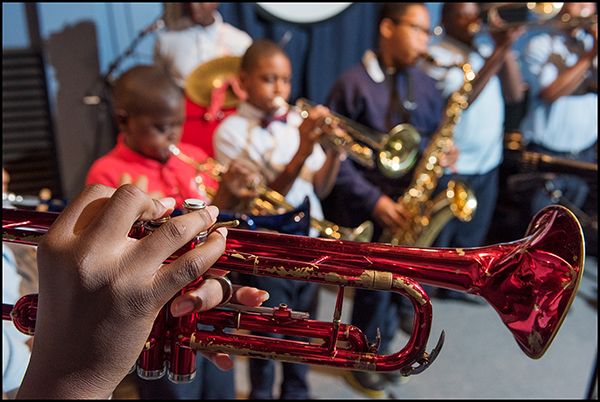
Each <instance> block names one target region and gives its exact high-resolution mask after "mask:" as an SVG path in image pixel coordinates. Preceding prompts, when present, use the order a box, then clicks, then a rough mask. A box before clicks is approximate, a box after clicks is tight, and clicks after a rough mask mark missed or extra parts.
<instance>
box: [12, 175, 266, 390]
mask: <svg viewBox="0 0 600 402" xmlns="http://www.w3.org/2000/svg"><path fill="white" fill-rule="evenodd" d="M173 207H174V200H173V199H162V200H160V201H159V200H155V199H152V198H151V197H149V196H148V195H147V194H145V193H144V192H142V191H141V190H140V189H139V188H137V187H136V186H133V185H131V184H128V185H125V186H122V187H120V188H119V189H117V190H115V189H112V188H109V187H106V186H102V185H99V184H92V185H89V186H87V187H86V188H85V189H84V190H83V192H82V193H81V194H80V195H79V196H77V197H76V198H75V199H73V200H72V201H71V203H70V204H69V205H68V206H67V207H66V209H65V210H64V211H63V213H61V214H60V216H59V217H58V218H57V220H56V221H55V224H54V225H52V227H51V228H50V229H49V230H48V232H47V233H46V235H45V236H44V237H43V238H42V240H41V241H40V244H39V248H38V265H39V275H40V289H39V305H38V312H37V322H36V328H35V330H36V332H35V335H36V337H35V345H36V347H35V348H34V349H33V352H32V356H31V360H30V364H29V367H28V370H27V373H26V375H25V377H24V380H23V383H22V385H21V388H20V390H19V394H18V396H19V397H22V398H40V397H42V398H61V399H62V398H108V397H109V396H110V395H111V393H112V391H113V390H114V389H115V387H116V386H117V385H118V384H119V382H120V381H121V380H122V379H123V377H124V376H125V375H126V374H127V372H128V371H129V370H130V369H131V367H132V366H133V365H134V364H135V362H136V360H137V358H138V357H139V354H140V351H141V350H142V349H143V348H144V344H145V342H146V340H147V339H148V334H149V333H150V330H151V329H152V326H153V324H154V320H155V318H156V316H157V314H158V312H159V310H161V308H162V307H163V306H164V305H165V303H167V302H168V301H169V299H170V298H171V297H172V296H173V295H174V294H176V293H177V292H178V291H179V290H180V289H182V288H183V287H184V286H185V285H187V284H188V283H190V282H191V281H193V280H196V279H197V278H198V277H200V276H201V275H203V274H207V273H211V274H216V275H223V273H224V271H222V270H216V271H213V272H211V270H209V267H210V266H211V265H212V264H213V263H214V262H215V261H216V260H217V259H218V258H219V257H220V256H221V254H222V253H223V251H224V250H225V238H226V235H227V230H226V229H224V228H220V229H217V230H216V231H215V232H213V233H212V234H210V235H209V236H208V238H207V241H206V242H205V243H204V244H202V245H200V246H198V247H196V248H194V249H193V250H191V251H189V252H187V253H185V254H184V255H183V257H182V258H179V259H178V260H177V261H176V262H175V263H172V264H164V263H163V261H164V260H165V258H167V257H168V256H169V255H171V254H172V253H173V252H175V251H176V250H177V249H179V248H180V247H181V246H182V245H184V244H186V243H187V242H189V241H190V240H191V239H192V238H193V237H194V236H195V235H196V234H197V233H199V232H201V231H203V230H206V229H208V228H209V227H210V226H211V225H212V224H213V223H214V222H215V220H216V217H217V214H218V209H217V208H215V207H208V208H206V209H205V210H203V211H197V212H192V213H189V214H186V215H182V216H180V217H177V218H174V219H171V220H170V221H169V223H166V224H164V225H163V226H161V227H160V228H159V229H157V230H156V231H155V232H154V233H153V235H152V236H147V237H145V238H143V239H140V240H137V239H132V238H130V237H128V233H129V231H130V229H131V226H132V224H133V223H134V221H136V220H147V219H150V220H152V219H158V218H161V217H164V216H167V215H168V214H169V213H171V212H172V211H173ZM219 284H220V282H219V281H217V280H206V281H203V282H202V284H201V286H200V287H199V288H197V289H194V290H192V291H190V292H188V293H186V294H184V295H181V296H180V297H178V298H177V299H175V300H174V301H173V304H172V308H171V312H172V313H173V315H175V316H179V315H183V314H186V313H190V312H192V311H203V310H208V309H211V308H213V307H215V306H216V305H218V304H219V303H220V302H221V301H222V299H223V291H222V290H221V286H220V285H219ZM266 297H267V294H266V292H263V291H259V290H257V289H255V288H246V287H242V288H240V287H235V288H234V289H233V299H234V300H236V301H238V302H242V303H244V304H246V305H250V306H258V305H260V304H261V303H262V301H264V300H265V299H266ZM74 336H75V337H80V338H76V339H73V337H74ZM84 339H85V341H84ZM208 357H209V358H210V359H211V360H212V361H213V362H214V363H215V364H216V365H217V366H218V367H219V368H221V369H223V370H227V369H230V368H231V367H232V362H231V360H230V359H229V357H228V356H227V355H225V354H221V353H215V354H210V355H208Z"/></svg>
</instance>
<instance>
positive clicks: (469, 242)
mask: <svg viewBox="0 0 600 402" xmlns="http://www.w3.org/2000/svg"><path fill="white" fill-rule="evenodd" d="M499 171H500V169H499V168H498V167H497V168H495V169H492V170H490V171H489V172H488V173H485V174H481V175H444V176H442V177H441V178H440V180H439V182H438V186H437V189H442V190H444V189H446V188H447V186H448V182H449V181H450V180H455V179H460V180H462V181H463V182H465V183H466V184H467V185H468V186H469V187H470V188H471V190H472V191H473V194H474V195H475V198H476V199H477V209H476V210H475V213H474V214H473V216H472V218H471V220H470V221H469V222H463V221H461V220H460V219H456V218H454V219H451V220H450V221H449V222H448V223H447V224H446V225H445V226H444V228H443V229H442V230H441V231H440V233H439V235H438V236H437V238H436V239H435V241H434V242H433V247H461V248H466V247H479V246H482V245H483V243H484V242H485V238H486V236H487V233H488V230H489V228H490V225H491V223H492V218H493V217H494V209H495V208H496V201H497V200H498V180H499V179H498V177H499Z"/></svg>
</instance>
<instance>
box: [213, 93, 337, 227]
mask: <svg viewBox="0 0 600 402" xmlns="http://www.w3.org/2000/svg"><path fill="white" fill-rule="evenodd" d="M284 112H285V110H283V109H281V110H280V111H278V112H277V113H276V114H275V115H279V114H282V113H284ZM264 116H265V114H264V112H263V111H261V110H260V109H258V108H256V107H254V106H252V105H250V104H249V103H247V102H244V103H241V104H240V105H239V106H238V109H237V111H236V113H234V114H232V115H231V116H228V117H226V118H225V119H224V120H223V121H222V122H221V124H220V125H219V126H218V127H217V130H216V131H215V134H214V137H213V145H214V149H215V157H216V159H217V160H218V161H219V162H220V163H222V164H224V165H226V166H228V165H229V163H230V162H231V160H233V159H235V160H236V161H238V162H240V163H241V164H243V165H244V166H246V167H248V168H250V169H252V170H253V171H255V172H259V173H261V174H262V175H263V177H264V178H265V179H266V180H267V182H272V181H273V180H275V179H276V178H277V177H278V176H279V175H280V174H281V172H283V170H284V169H285V167H286V166H287V165H288V164H289V163H290V161H291V160H292V158H293V157H294V155H295V154H296V152H297V151H298V148H299V146H300V133H299V131H298V127H299V126H300V124H301V123H302V117H301V116H300V115H299V114H297V113H294V112H289V113H288V115H287V121H286V122H282V121H274V122H272V123H271V124H269V125H268V127H267V128H262V127H261V125H260V123H261V120H262V119H263V118H264ZM325 159H326V156H325V152H324V151H323V149H322V148H321V146H320V145H319V144H315V146H314V149H313V153H312V154H311V155H310V156H309V157H308V158H306V161H305V162H304V165H303V167H302V170H301V171H300V174H299V175H298V178H297V179H296V180H295V181H294V183H293V185H292V187H291V189H290V191H289V192H288V193H287V195H286V196H285V200H286V201H287V202H288V203H289V204H290V205H292V206H294V207H297V206H299V205H300V204H301V203H302V202H303V201H304V198H305V197H306V196H308V198H309V200H310V214H311V217H312V218H315V219H318V220H322V219H323V210H322V208H321V202H320V201H319V199H318V197H317V195H316V194H315V190H314V186H313V180H314V175H315V173H316V172H317V171H318V170H319V169H321V167H322V166H323V164H324V163H325ZM312 235H313V233H312V229H311V236H312Z"/></svg>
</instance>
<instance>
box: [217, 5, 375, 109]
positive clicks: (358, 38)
mask: <svg viewBox="0 0 600 402" xmlns="http://www.w3.org/2000/svg"><path fill="white" fill-rule="evenodd" d="M379 8H380V4H379V3H352V5H350V6H349V7H348V8H347V9H345V10H344V11H342V12H341V13H340V14H338V15H336V16H334V17H332V18H329V19H327V20H324V21H321V22H317V23H312V24H297V23H290V22H286V21H284V20H281V19H278V18H276V17H273V16H271V15H269V14H267V13H266V12H265V11H264V10H262V9H261V8H260V7H259V6H258V5H257V4H256V3H221V5H220V6H219V12H220V13H221V15H223V20H224V21H225V22H228V23H230V24H232V25H233V26H235V27H237V28H239V29H242V30H244V31H246V32H247V33H248V34H249V35H250V36H251V37H252V38H253V39H255V40H256V39H263V38H265V39H270V40H272V41H274V42H275V43H279V42H280V41H281V40H282V38H283V37H284V35H285V34H286V33H287V32H290V33H291V35H292V36H291V39H290V40H289V42H287V44H286V45H285V47H284V50H285V52H286V53H287V54H288V56H289V58H290V61H291V63H292V94H291V101H294V100H296V99H297V98H299V97H305V98H308V99H310V100H312V101H315V102H317V103H323V102H325V98H326V97H327V94H328V92H329V90H330V88H331V86H332V85H333V83H334V82H335V80H336V79H337V77H338V76H339V75H340V74H341V73H342V72H344V71H345V70H346V69H348V68H350V67H351V66H352V65H353V64H355V63H357V62H358V61H359V60H360V59H361V57H362V55H363V53H364V52H365V50H367V49H373V48H374V47H375V46H376V45H377V27H376V25H377V18H378V15H379Z"/></svg>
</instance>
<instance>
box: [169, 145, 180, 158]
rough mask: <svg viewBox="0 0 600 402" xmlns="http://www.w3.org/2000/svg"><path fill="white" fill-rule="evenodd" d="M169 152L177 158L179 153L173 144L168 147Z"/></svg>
mask: <svg viewBox="0 0 600 402" xmlns="http://www.w3.org/2000/svg"><path fill="white" fill-rule="evenodd" d="M169 151H170V152H171V153H172V154H173V155H175V156H177V155H178V154H179V152H180V151H179V148H177V146H176V145H174V144H171V145H169Z"/></svg>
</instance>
